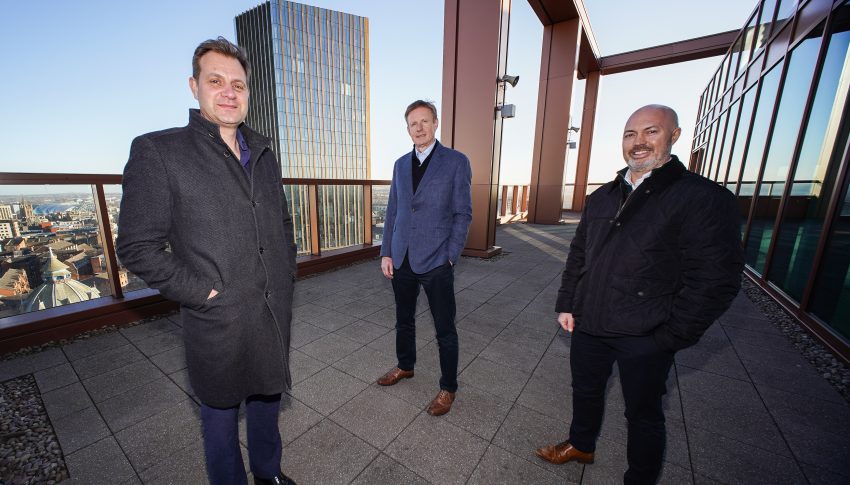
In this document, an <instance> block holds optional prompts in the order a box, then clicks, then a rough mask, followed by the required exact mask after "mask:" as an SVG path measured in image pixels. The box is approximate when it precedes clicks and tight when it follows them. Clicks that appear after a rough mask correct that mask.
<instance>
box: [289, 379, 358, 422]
mask: <svg viewBox="0 0 850 485" xmlns="http://www.w3.org/2000/svg"><path fill="white" fill-rule="evenodd" d="M367 386H368V384H366V383H365V382H363V381H361V380H359V379H357V378H355V377H352V376H350V375H348V374H345V373H344V372H342V371H339V370H337V369H334V368H333V367H326V368H325V369H322V370H321V371H319V372H317V373H316V374H314V375H313V376H311V377H309V378H307V379H305V380H303V381H301V382H300V383H298V384H297V385H295V386H294V387H293V388H292V396H293V397H295V398H296V399H298V400H299V401H301V402H303V403H305V404H307V405H308V406H310V407H311V408H313V409H315V410H316V411H318V412H320V413H322V414H324V415H325V416H327V415H329V414H331V413H332V412H334V411H335V410H337V409H338V408H339V407H340V406H342V405H343V404H345V403H346V402H348V401H349V400H350V399H351V398H352V397H354V396H356V395H357V394H359V393H360V391H362V390H363V389H365V388H366V387H367Z"/></svg>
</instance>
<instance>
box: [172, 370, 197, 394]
mask: <svg viewBox="0 0 850 485" xmlns="http://www.w3.org/2000/svg"><path fill="white" fill-rule="evenodd" d="M168 378H169V379H171V381H172V382H173V383H175V384H177V387H179V388H180V389H182V390H183V392H185V393H186V394H188V395H190V396H192V397H193V398H194V397H195V391H193V390H192V384H191V383H190V382H189V370H188V369H181V370H179V371H177V372H172V373H171V374H168Z"/></svg>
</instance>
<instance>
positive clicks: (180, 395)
mask: <svg viewBox="0 0 850 485" xmlns="http://www.w3.org/2000/svg"><path fill="white" fill-rule="evenodd" d="M187 397H188V396H187V394H186V393H185V392H183V390H182V389H180V388H179V387H178V386H177V385H176V384H174V382H172V381H171V379H169V378H168V376H162V377H160V378H159V379H157V380H154V381H151V382H149V383H147V384H145V385H143V386H139V387H135V388H133V389H130V390H129V391H126V392H124V393H122V394H118V395H116V396H113V397H111V398H109V399H107V400H106V401H103V402H100V403H97V404H96V405H97V407H98V409H99V410H100V412H101V413H102V414H103V418H104V419H105V420H106V424H108V425H109V428H110V429H111V430H112V431H113V432H117V431H120V430H122V429H124V428H127V427H129V426H132V425H134V424H136V423H138V422H140V421H142V420H144V419H145V418H147V417H149V416H153V415H154V414H157V413H159V412H161V411H164V410H166V409H168V408H170V407H172V406H174V405H175V404H176V403H178V402H180V401H184V400H185V399H186V398H187Z"/></svg>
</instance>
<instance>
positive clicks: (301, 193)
mask: <svg viewBox="0 0 850 485" xmlns="http://www.w3.org/2000/svg"><path fill="white" fill-rule="evenodd" d="M283 193H284V194H285V195H286V202H287V203H288V204H289V213H290V214H291V215H292V226H293V229H294V230H295V246H296V247H297V248H298V255H299V256H301V255H306V254H310V203H309V199H308V190H307V186H306V185H284V186H283Z"/></svg>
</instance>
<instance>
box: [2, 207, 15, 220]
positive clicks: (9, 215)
mask: <svg viewBox="0 0 850 485" xmlns="http://www.w3.org/2000/svg"><path fill="white" fill-rule="evenodd" d="M16 216H17V214H14V213H13V212H12V206H9V205H0V219H15V218H16Z"/></svg>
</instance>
